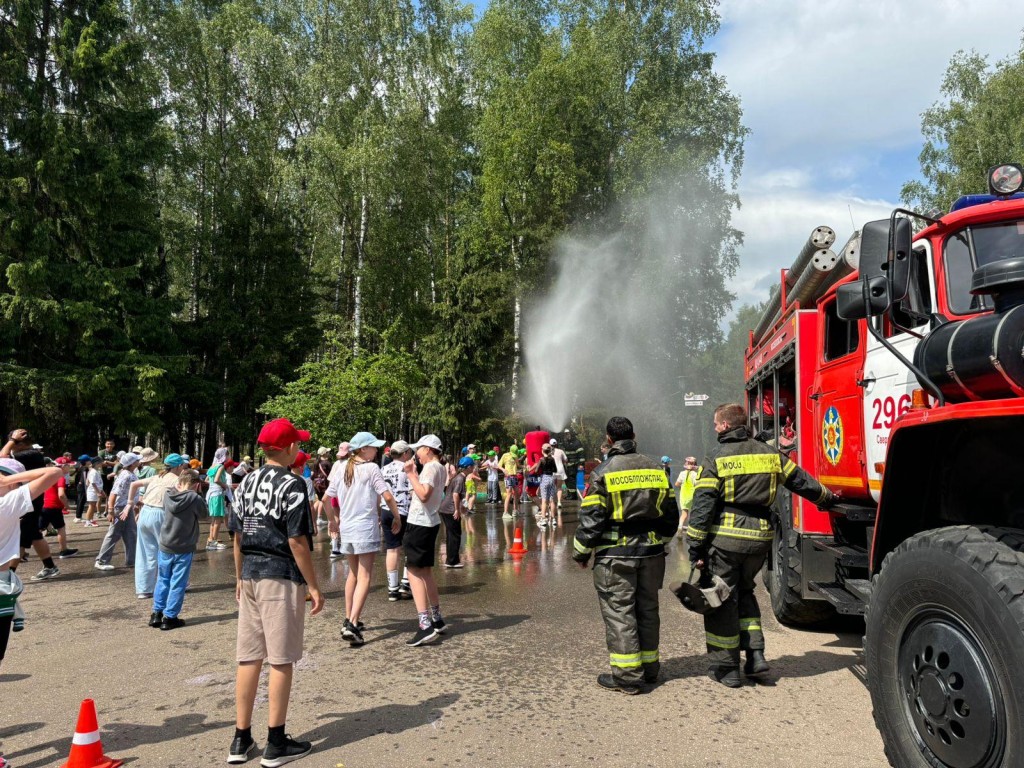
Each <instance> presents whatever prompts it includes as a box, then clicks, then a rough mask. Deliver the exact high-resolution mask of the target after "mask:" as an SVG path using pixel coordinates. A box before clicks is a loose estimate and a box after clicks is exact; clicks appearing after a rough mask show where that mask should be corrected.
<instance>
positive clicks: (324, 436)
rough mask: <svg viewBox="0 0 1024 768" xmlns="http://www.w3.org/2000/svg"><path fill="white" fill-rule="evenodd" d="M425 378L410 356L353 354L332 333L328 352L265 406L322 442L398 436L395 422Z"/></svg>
mask: <svg viewBox="0 0 1024 768" xmlns="http://www.w3.org/2000/svg"><path fill="white" fill-rule="evenodd" d="M424 382H425V377H424V376H423V373H422V371H421V370H420V368H419V365H418V363H417V361H416V360H415V359H414V358H413V357H412V356H411V355H409V354H406V353H405V352H395V351H392V352H380V353H376V354H362V355H359V356H358V357H353V356H352V352H351V349H350V348H349V346H348V345H347V344H346V343H344V342H343V341H342V339H341V338H340V337H338V336H333V337H332V338H330V339H329V341H328V345H327V349H326V351H325V353H324V355H323V356H322V357H320V358H319V359H316V360H311V361H309V362H307V363H305V364H303V365H302V366H301V367H300V368H299V370H298V376H297V378H296V379H295V380H294V381H291V382H289V383H288V384H285V385H284V387H283V390H282V392H281V394H279V395H276V396H275V397H272V398H270V399H269V400H267V401H266V403H264V405H263V407H262V409H261V410H262V411H263V412H264V413H266V414H267V415H268V416H270V417H280V416H283V417H285V418H289V419H291V420H292V421H293V422H295V423H296V424H302V425H303V428H304V429H308V430H309V431H310V432H312V439H313V442H315V443H319V444H321V445H331V444H332V443H335V442H337V441H338V439H339V436H340V437H341V439H347V438H348V437H349V436H350V435H353V434H355V433H356V432H359V431H363V430H367V431H371V432H374V433H375V434H376V435H377V436H378V437H381V438H386V439H394V438H396V437H397V436H398V435H397V434H396V433H395V431H394V427H395V425H400V424H402V422H403V420H404V418H405V417H406V416H407V415H408V412H409V409H410V407H411V406H412V405H413V404H414V403H415V401H416V398H417V397H418V396H419V394H420V392H421V391H422V387H423V384H424Z"/></svg>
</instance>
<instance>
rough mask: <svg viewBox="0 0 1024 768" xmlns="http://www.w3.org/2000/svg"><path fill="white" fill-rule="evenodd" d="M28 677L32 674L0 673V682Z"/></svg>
mask: <svg viewBox="0 0 1024 768" xmlns="http://www.w3.org/2000/svg"><path fill="white" fill-rule="evenodd" d="M30 677H32V675H24V674H20V673H18V674H13V675H0V683H16V682H18V681H19V680H28V679H29V678H30ZM2 733H3V731H0V735H2Z"/></svg>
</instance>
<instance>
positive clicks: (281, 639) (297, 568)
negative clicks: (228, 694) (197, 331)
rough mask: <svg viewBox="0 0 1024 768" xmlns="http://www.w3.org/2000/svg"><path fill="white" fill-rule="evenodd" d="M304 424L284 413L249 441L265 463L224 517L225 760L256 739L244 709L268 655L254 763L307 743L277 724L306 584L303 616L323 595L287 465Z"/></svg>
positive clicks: (298, 492) (297, 484)
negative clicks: (230, 604)
mask: <svg viewBox="0 0 1024 768" xmlns="http://www.w3.org/2000/svg"><path fill="white" fill-rule="evenodd" d="M307 440H309V432H305V431H302V430H299V429H296V428H295V427H294V426H293V425H292V423H291V422H290V421H288V420H287V419H274V420H273V421H271V422H269V423H268V424H266V425H264V427H263V429H262V430H260V434H259V437H258V438H257V442H258V443H259V445H260V448H262V449H263V453H264V454H266V457H267V463H266V464H264V465H263V466H262V467H260V468H259V469H258V470H256V471H254V472H250V473H249V474H248V475H246V476H245V479H244V480H242V483H241V485H240V486H239V487H238V492H237V493H236V494H235V504H234V508H233V511H232V513H231V516H230V517H229V518H228V525H229V528H230V529H231V530H233V531H234V534H235V535H234V540H235V577H236V579H237V586H236V588H235V597H236V599H237V600H238V645H237V657H238V675H237V678H236V682H235V701H236V715H235V716H236V721H235V737H234V739H233V740H232V742H231V749H230V751H229V752H228V762H229V763H244V762H246V761H247V760H249V758H250V757H252V756H253V755H254V754H255V752H256V751H258V749H259V748H258V747H257V746H256V741H255V740H254V739H253V738H252V710H253V704H254V702H255V700H256V688H257V686H258V685H259V680H260V670H261V669H262V668H263V661H264V659H265V660H266V661H268V662H269V663H270V677H269V681H268V686H267V688H268V698H269V702H268V704H269V706H268V718H267V726H268V734H267V746H266V749H264V751H263V759H262V761H261V765H263V766H266V767H268V768H274V767H275V766H280V765H284V764H285V763H290V762H291V761H292V760H297V759H299V758H300V757H303V756H304V755H307V754H309V752H310V751H311V750H312V748H313V745H312V744H310V742H308V741H296V740H294V739H292V738H291V737H290V736H287V735H286V734H285V732H284V723H285V717H286V715H287V713H288V699H289V695H290V693H291V686H292V671H293V668H294V665H295V662H297V661H298V660H299V659H301V658H302V639H303V629H304V625H305V607H306V591H307V589H308V590H309V595H310V597H311V598H312V610H311V611H310V615H311V616H315V615H316V614H318V613H320V611H321V610H323V607H324V598H323V595H321V594H320V587H319V585H318V584H317V579H316V572H315V571H314V570H313V558H312V555H311V552H312V549H313V528H312V525H311V522H312V521H311V519H310V508H309V498H308V496H307V493H306V484H305V483H304V482H303V480H302V478H301V477H297V476H295V475H294V474H292V472H291V471H290V467H291V466H292V464H294V463H295V459H296V457H297V456H298V455H299V443H302V442H305V441H307Z"/></svg>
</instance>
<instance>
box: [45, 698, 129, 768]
mask: <svg viewBox="0 0 1024 768" xmlns="http://www.w3.org/2000/svg"><path fill="white" fill-rule="evenodd" d="M123 762H124V761H123V760H113V759H111V758H109V757H107V756H106V755H104V754H103V742H101V741H100V725H99V722H97V720H96V703H95V702H94V701H93V700H92V699H85V700H84V701H83V702H82V707H81V709H79V710H78V725H76V726H75V736H74V738H73V739H72V740H71V754H70V755H68V761H67V762H66V763H64V765H62V766H61V767H60V768H118V766H119V765H121V764H122V763H123Z"/></svg>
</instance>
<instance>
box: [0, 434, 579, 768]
mask: <svg viewBox="0 0 1024 768" xmlns="http://www.w3.org/2000/svg"><path fill="white" fill-rule="evenodd" d="M545 434H546V433H545ZM309 439H310V435H309V433H308V432H305V431H302V430H299V429H296V428H295V427H294V426H293V425H292V424H291V422H289V421H288V420H286V419H275V420H274V421H271V422H269V423H268V424H266V425H265V426H264V427H263V429H262V430H261V432H260V434H259V437H258V440H257V442H258V445H259V448H260V450H261V452H262V453H263V455H264V457H265V463H264V464H263V465H262V466H260V467H258V468H254V467H253V465H252V464H251V461H252V460H251V459H250V457H248V456H246V457H244V459H243V461H242V462H235V461H232V459H231V455H230V451H229V449H228V448H226V447H224V446H221V447H220V448H218V449H217V450H216V452H215V454H214V456H213V463H212V465H211V466H210V468H209V470H208V471H206V472H205V473H204V472H202V470H201V466H200V464H199V462H198V461H197V460H196V459H193V458H192V457H190V456H187V455H183V454H178V453H171V454H168V455H166V456H164V457H163V458H160V457H159V455H158V454H157V453H156V451H154V450H152V449H150V448H144V447H142V446H137V447H135V448H133V449H131V450H129V451H121V452H115V447H116V444H115V443H114V442H113V441H108V442H107V443H106V445H105V447H104V449H103V450H100V451H98V452H97V455H96V456H90V455H88V454H83V455H81V456H79V457H78V459H77V460H75V459H74V458H73V457H72V456H71V455H70V454H65V455H64V456H62V457H60V458H58V459H56V460H55V461H52V462H51V461H50V460H49V459H46V458H45V457H44V456H43V454H42V452H41V449H40V446H38V445H34V444H31V440H30V438H29V436H28V433H27V432H26V431H25V430H15V431H14V432H12V433H11V435H10V439H9V441H8V444H7V445H6V446H5V447H4V448H3V449H2V450H0V662H2V660H3V657H4V653H5V651H6V648H7V644H8V639H9V637H10V634H11V632H12V631H14V632H16V631H18V630H19V629H21V627H22V626H23V622H24V614H23V611H22V610H21V603H20V602H19V600H18V598H19V596H20V595H21V594H22V590H23V584H22V582H21V581H20V579H19V577H18V575H17V572H16V571H17V567H18V565H19V564H20V563H21V562H22V561H23V560H24V559H26V558H27V557H28V555H27V554H26V552H25V550H26V549H28V548H33V549H35V550H36V552H37V554H38V556H39V557H40V559H41V560H42V562H43V566H44V567H43V570H42V571H40V572H39V573H38V574H36V576H34V577H33V580H38V581H43V580H47V579H50V578H54V577H55V576H57V575H59V569H58V568H57V566H56V564H55V562H54V560H53V558H52V556H51V553H50V552H49V548H48V545H47V543H46V541H45V538H44V532H45V531H46V529H47V528H51V527H52V528H53V529H55V530H56V531H57V532H58V536H59V539H58V540H59V543H60V549H59V552H58V557H71V556H73V555H75V554H77V552H78V550H76V549H71V548H69V547H68V543H67V537H66V530H65V529H66V526H65V524H64V521H65V519H69V520H74V522H75V523H79V524H81V525H82V526H83V527H94V526H97V525H98V524H99V523H98V520H99V518H100V517H101V515H102V516H105V517H106V520H107V523H108V527H107V530H106V535H105V536H104V539H103V542H102V544H101V545H100V549H99V553H98V555H97V557H96V561H95V563H94V567H95V568H96V569H98V570H101V571H115V570H117V568H118V566H116V565H115V564H114V562H113V561H114V555H115V551H116V550H117V549H119V548H123V550H124V565H125V566H126V567H127V568H133V567H134V571H135V575H134V586H135V591H136V596H137V597H138V598H139V599H146V600H152V612H151V614H150V619H149V626H150V627H153V628H157V629H161V630H164V631H167V630H173V629H177V628H179V627H182V626H185V624H186V619H184V618H183V617H182V615H181V613H182V609H183V605H184V602H185V593H186V590H187V588H188V585H189V576H190V572H191V567H192V560H193V557H194V555H195V552H196V550H197V548H198V547H200V544H199V542H200V523H201V521H202V520H203V519H204V518H208V519H209V536H208V538H207V540H206V542H205V545H204V546H205V549H206V550H207V551H211V552H215V551H219V550H225V549H227V548H228V546H229V545H227V544H225V543H223V542H221V541H220V540H219V538H220V537H219V534H220V529H221V527H222V526H226V528H227V531H228V534H229V535H230V536H231V538H232V544H231V545H230V546H231V547H232V548H233V555H234V561H235V571H236V590H235V591H236V599H237V601H238V606H239V609H238V610H239V614H238V615H239V618H238V635H237V647H236V657H237V663H238V668H237V697H236V698H237V704H238V709H237V712H236V732H235V737H234V739H233V741H232V744H231V746H230V748H229V754H228V762H229V763H242V762H245V761H247V760H248V759H249V758H250V757H251V756H253V755H254V754H255V753H256V752H257V751H258V746H257V745H256V741H255V739H254V738H253V737H252V731H251V727H252V706H253V700H254V697H255V693H256V687H257V684H258V681H259V675H260V670H261V669H262V665H263V662H264V661H266V662H267V663H268V664H269V665H270V676H269V713H268V715H269V721H268V736H267V744H266V747H265V749H264V750H263V757H262V763H261V764H262V765H263V766H279V765H284V764H285V763H287V762H290V761H291V760H294V759H297V758H299V757H301V756H303V755H305V754H307V753H308V752H309V751H310V749H311V745H310V744H309V742H301V741H296V740H294V739H291V737H289V736H288V735H287V734H286V733H285V730H284V719H285V713H286V711H287V702H288V698H289V693H290V689H291V678H292V669H293V665H294V664H295V663H296V662H297V661H298V660H299V659H300V658H301V657H302V650H303V626H304V621H305V614H306V611H305V605H306V603H307V602H309V603H311V610H310V615H315V614H317V613H319V612H320V611H321V610H322V608H323V604H324V599H323V596H322V594H321V593H320V590H319V586H318V582H317V574H316V572H315V570H314V567H313V560H312V557H311V553H312V544H313V537H314V535H315V534H316V532H317V529H318V527H320V526H325V527H327V528H328V533H329V535H330V538H331V559H332V560H336V559H341V558H344V559H345V560H346V561H347V565H348V573H347V579H346V583H345V604H344V616H343V619H342V621H341V625H340V633H341V637H342V638H343V639H344V640H346V641H347V642H348V643H349V645H351V646H352V647H359V646H361V645H363V644H364V643H365V642H366V639H365V637H364V630H365V626H364V624H363V622H362V621H361V620H360V617H361V614H362V611H363V608H364V606H365V604H366V600H367V596H368V593H369V590H370V579H371V575H372V571H373V565H374V561H375V558H376V555H377V553H378V552H379V551H380V549H381V547H382V545H383V547H384V550H385V552H386V555H385V557H386V573H387V590H388V599H389V600H390V601H398V600H402V599H410V600H412V601H413V602H414V604H415V609H416V630H415V632H414V633H413V634H412V635H411V636H410V637H409V638H408V640H407V641H406V644H407V645H408V646H412V647H416V646H421V645H426V644H429V643H432V642H434V641H436V640H437V638H438V637H439V636H440V635H441V634H443V633H444V632H445V630H446V628H447V624H446V622H445V620H444V618H443V615H442V613H441V600H440V596H439V592H438V587H437V582H436V580H435V579H434V575H433V568H434V566H435V553H436V550H437V540H438V535H439V532H440V529H441V527H442V525H443V526H444V530H445V558H444V563H443V564H444V566H445V567H448V568H461V567H462V562H461V558H460V550H461V548H462V527H463V521H464V520H465V519H466V517H467V516H468V515H470V514H472V512H473V508H474V505H475V502H476V497H477V485H478V484H480V485H481V486H482V485H483V483H484V482H485V479H486V487H487V495H486V500H487V502H488V503H489V504H495V505H500V504H502V503H504V505H505V506H504V511H505V516H506V517H511V516H513V515H515V514H517V513H518V511H519V504H520V498H519V496H520V491H522V492H523V493H524V494H525V490H526V479H527V478H531V477H534V478H536V479H537V481H538V484H539V489H538V492H539V496H540V500H541V514H540V517H539V521H538V524H539V525H542V526H543V525H546V524H547V523H548V521H553V520H554V518H555V513H556V508H557V506H560V490H561V486H562V483H563V482H564V480H565V468H564V464H563V461H564V453H563V454H562V461H559V456H558V453H559V452H560V451H559V450H558V449H557V444H556V441H555V440H550V442H549V443H545V444H544V445H543V448H542V449H541V450H540V451H539V453H537V455H536V456H532V455H528V454H527V451H525V450H522V449H520V448H518V446H517V445H515V444H512V445H511V446H510V447H509V448H508V450H507V451H505V452H502V453H501V455H500V458H499V448H498V446H494V448H492V449H491V450H490V451H488V452H486V453H482V452H477V450H476V446H475V445H474V444H470V445H468V446H466V447H465V448H463V449H462V451H461V455H459V456H458V457H456V458H453V457H451V456H445V455H444V453H443V446H442V443H441V440H440V439H439V438H438V437H437V436H436V435H429V434H428V435H424V436H423V437H421V438H420V439H419V440H418V441H417V442H415V443H413V444H409V443H407V442H405V441H404V440H396V441H394V442H393V443H392V444H391V445H390V446H389V447H386V448H385V447H384V446H385V442H384V441H383V440H379V439H377V438H376V437H375V436H374V435H372V434H371V433H369V432H359V433H357V434H356V435H354V436H353V437H352V438H351V439H350V440H348V441H346V442H344V443H341V444H340V445H339V446H338V450H337V453H336V461H334V462H333V463H332V462H331V461H330V453H331V451H330V450H329V449H327V448H321V449H320V450H319V451H318V452H317V455H316V457H315V459H314V457H312V456H310V455H309V454H307V453H305V452H304V451H302V450H301V448H300V444H301V443H304V442H306V441H308V440H309ZM381 449H383V451H381ZM378 454H381V455H380V456H378ZM311 462H312V463H313V465H312V467H309V466H308V465H309V464H310V463H311ZM48 463H49V464H52V466H50V467H47V466H46V465H47V464H48ZM502 478H504V488H505V491H506V492H505V493H504V495H503V494H502ZM69 488H74V489H75V490H76V493H75V494H74V497H75V498H74V500H72V499H71V495H70V494H69V493H68V492H67V491H68V489H69ZM44 496H45V500H44V499H43V497H44ZM510 506H511V512H510V511H509V508H510ZM72 515H73V517H72ZM403 555H404V560H405V564H404V565H405V567H404V570H400V563H401V560H402V557H403Z"/></svg>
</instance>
